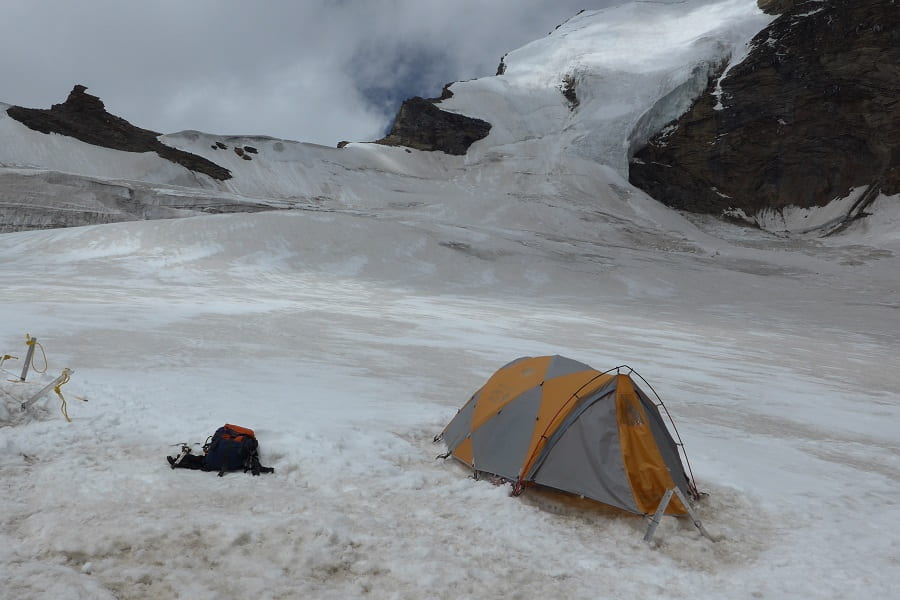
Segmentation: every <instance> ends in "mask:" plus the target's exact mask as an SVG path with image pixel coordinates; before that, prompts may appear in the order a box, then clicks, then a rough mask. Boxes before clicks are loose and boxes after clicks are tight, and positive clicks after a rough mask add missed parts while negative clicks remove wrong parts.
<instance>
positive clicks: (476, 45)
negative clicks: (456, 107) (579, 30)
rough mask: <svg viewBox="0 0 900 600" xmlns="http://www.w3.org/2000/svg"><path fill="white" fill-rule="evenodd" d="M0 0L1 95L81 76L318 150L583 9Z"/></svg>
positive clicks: (193, 121) (486, 71)
mask: <svg viewBox="0 0 900 600" xmlns="http://www.w3.org/2000/svg"><path fill="white" fill-rule="evenodd" d="M612 3H613V2H609V1H607V2H601V3H600V4H612ZM5 5H6V6H5V9H4V10H5V17H6V18H4V19H3V21H2V23H0V53H2V55H3V56H4V61H2V64H0V86H2V87H0V101H2V102H7V103H11V104H20V105H24V106H32V107H48V106H49V105H50V104H53V103H57V102H61V101H62V100H63V99H64V98H65V95H66V94H67V93H68V91H69V90H70V89H71V87H72V85H74V84H75V83H83V84H84V85H87V86H88V87H89V88H90V92H91V93H93V94H96V95H98V96H100V97H101V98H102V99H103V101H104V102H105V103H106V105H107V108H108V110H109V111H110V112H112V113H115V114H118V115H120V116H122V117H124V118H126V119H128V120H130V121H131V122H133V123H134V124H136V125H138V126H141V127H146V128H149V129H154V130H156V131H161V132H167V133H168V132H173V131H178V130H183V129H199V130H204V131H209V132H211V133H220V134H223V135H224V134H259V135H271V136H275V137H284V138H288V139H297V140H302V141H310V142H317V143H323V144H328V145H334V144H335V143H336V142H337V141H339V140H343V139H347V140H368V139H374V138H375V137H377V136H379V135H381V134H382V133H383V131H384V129H385V128H386V127H387V126H388V125H389V124H390V121H391V119H392V118H393V115H394V111H395V110H396V107H397V105H398V103H399V102H400V100H402V99H403V98H406V97H410V96H414V95H419V96H429V95H436V94H437V93H439V92H440V88H441V86H443V84H445V83H448V82H450V81H456V80H461V79H471V78H475V77H482V76H486V75H492V74H493V73H494V72H495V70H496V67H497V64H498V62H499V60H500V57H501V56H502V55H503V54H504V53H506V52H508V51H510V50H514V49H515V48H517V47H520V46H522V45H523V44H525V43H527V42H529V41H531V40H533V39H537V38H539V37H542V36H544V35H546V34H547V33H548V32H550V31H551V30H553V28H554V27H555V26H556V25H558V24H559V23H560V22H562V21H564V20H566V19H567V18H569V17H571V16H572V15H574V14H575V13H577V12H578V10H580V9H581V8H585V7H584V6H583V5H581V3H580V2H579V3H577V4H576V3H575V2H573V1H571V0H559V1H557V2H552V3H550V2H537V1H533V0H532V1H528V0H525V1H514V0H497V1H493V2H484V1H476V0H457V1H442V2H437V1H422V0H370V1H363V0H346V1H342V2H333V1H327V0H307V1H301V2H297V1H287V0H269V1H267V2H246V1H237V0H223V1H213V0H192V1H190V2H184V1H183V0H177V1H176V0H158V1H156V2H152V3H138V2H121V1H116V0H84V1H82V2H71V1H70V0H42V1H40V2H34V1H33V0H10V1H8V2H6V3H5ZM595 7H596V6H595Z"/></svg>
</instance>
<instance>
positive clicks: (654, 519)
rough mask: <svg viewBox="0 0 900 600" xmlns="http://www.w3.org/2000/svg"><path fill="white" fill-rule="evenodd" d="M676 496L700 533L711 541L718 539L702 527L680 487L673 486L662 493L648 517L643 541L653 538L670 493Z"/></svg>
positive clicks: (669, 498) (669, 499)
mask: <svg viewBox="0 0 900 600" xmlns="http://www.w3.org/2000/svg"><path fill="white" fill-rule="evenodd" d="M673 494H674V495H676V496H678V499H679V500H681V504H682V505H683V506H684V508H685V510H687V514H688V516H689V517H690V519H691V522H692V523H693V524H694V527H696V528H697V529H698V530H699V531H700V535H702V536H703V537H705V538H706V539H708V540H709V541H711V542H716V541H718V540H717V539H716V538H714V537H713V536H711V535H710V534H709V532H708V531H706V528H705V527H703V523H701V522H700V519H698V518H697V515H695V514H694V511H693V510H692V509H691V505H690V504H689V503H688V501H687V498H685V497H684V494H683V493H682V492H681V490H680V489H678V488H677V487H674V488H672V489H670V490H666V493H665V494H664V495H663V497H662V500H660V502H659V506H658V507H657V508H656V512H655V513H653V516H652V517H650V525H649V526H648V527H647V533H645V534H644V541H645V542H650V541H651V540H652V539H653V534H654V533H656V528H657V527H659V522H660V521H661V520H662V518H663V515H664V514H665V512H666V508H668V506H669V502H671V501H672V495H673Z"/></svg>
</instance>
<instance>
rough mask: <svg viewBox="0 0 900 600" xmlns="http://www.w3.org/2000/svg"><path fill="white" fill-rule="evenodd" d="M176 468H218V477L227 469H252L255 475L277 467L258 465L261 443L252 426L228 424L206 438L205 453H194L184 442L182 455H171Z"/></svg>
mask: <svg viewBox="0 0 900 600" xmlns="http://www.w3.org/2000/svg"><path fill="white" fill-rule="evenodd" d="M168 460H169V465H171V467H172V468H173V469H179V468H180V469H196V470H200V471H218V472H219V477H222V476H223V475H225V472H226V471H240V470H243V471H244V473H246V472H247V471H250V472H251V473H253V474H254V475H259V474H260V473H274V472H275V469H273V468H271V467H264V466H262V465H261V464H259V442H257V441H256V434H254V433H253V430H252V429H247V428H246V427H240V426H238V425H231V424H228V423H226V424H225V425H224V426H223V427H219V428H218V429H217V430H216V432H215V433H214V434H212V435H211V436H209V438H207V440H206V443H205V444H204V445H203V456H200V455H195V454H192V453H191V448H190V446H189V445H188V444H182V447H181V454H180V455H178V456H177V457H175V456H169V457H168Z"/></svg>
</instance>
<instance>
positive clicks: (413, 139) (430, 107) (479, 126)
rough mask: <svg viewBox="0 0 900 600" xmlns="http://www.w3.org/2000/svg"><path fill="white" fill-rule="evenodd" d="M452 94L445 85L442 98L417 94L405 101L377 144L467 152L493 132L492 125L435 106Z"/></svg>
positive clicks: (449, 152) (452, 152)
mask: <svg viewBox="0 0 900 600" xmlns="http://www.w3.org/2000/svg"><path fill="white" fill-rule="evenodd" d="M452 95H453V94H452V92H450V89H449V85H448V86H445V87H444V91H443V92H442V94H441V98H431V99H428V98H420V97H418V96H416V97H415V98H410V99H409V100H406V101H404V102H403V104H402V105H401V106H400V111H399V112H398V113H397V118H396V119H394V124H393V126H392V127H391V131H390V132H389V133H388V134H387V136H385V137H384V138H382V139H380V140H377V141H376V142H375V143H377V144H384V145H386V146H407V147H409V148H415V149H416V150H429V151H431V150H439V151H441V152H446V153H447V154H457V155H462V154H465V153H466V152H467V151H468V150H469V146H471V145H472V144H474V143H475V142H477V141H478V140H480V139H482V138H484V137H486V136H487V134H488V133H490V131H491V124H490V123H488V122H487V121H482V120H481V119H474V118H472V117H467V116H465V115H460V114H456V113H451V112H447V111H443V110H441V109H439V108H438V107H437V106H435V104H436V103H438V102H440V100H441V99H446V98H448V97H450V96H452Z"/></svg>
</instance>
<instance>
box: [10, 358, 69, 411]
mask: <svg viewBox="0 0 900 600" xmlns="http://www.w3.org/2000/svg"><path fill="white" fill-rule="evenodd" d="M74 372H75V371H72V370H71V369H68V368H66V369H63V370H62V373H60V375H59V377H57V378H56V379H54V380H53V381H51V382H50V383H48V384H47V385H45V386H44V387H43V388H41V391H39V392H38V393H37V394H35V395H34V396H32V397H31V398H29V399H28V400H26V401H25V402H23V403H22V410H26V409H27V408H28V407H29V406H31V405H32V404H34V403H35V402H37V401H38V400H40V399H41V396H43V395H44V394H46V393H47V392H49V391H50V390H52V389H54V388H58V387H59V386H61V385H62V384H64V383H66V382H67V381H69V376H70V375H71V374H72V373H74ZM57 393H59V392H58V391H57Z"/></svg>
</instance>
